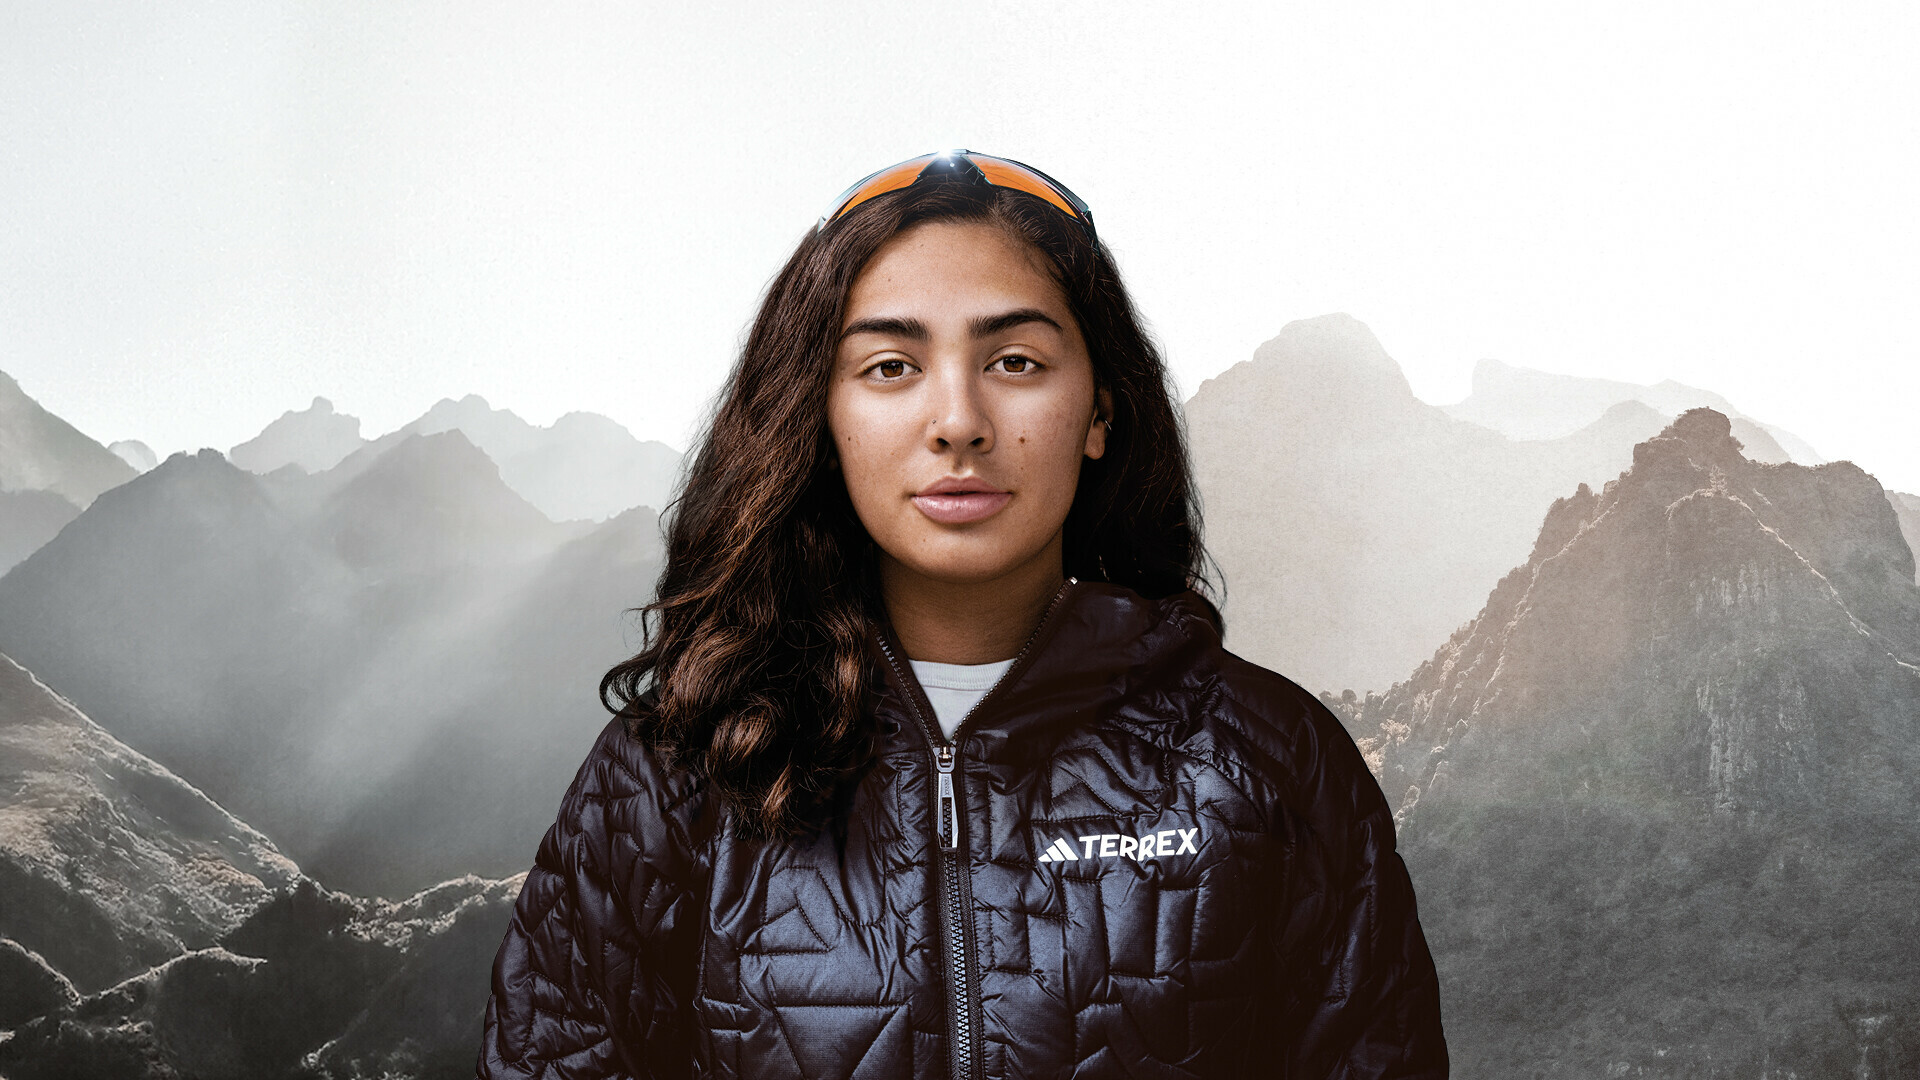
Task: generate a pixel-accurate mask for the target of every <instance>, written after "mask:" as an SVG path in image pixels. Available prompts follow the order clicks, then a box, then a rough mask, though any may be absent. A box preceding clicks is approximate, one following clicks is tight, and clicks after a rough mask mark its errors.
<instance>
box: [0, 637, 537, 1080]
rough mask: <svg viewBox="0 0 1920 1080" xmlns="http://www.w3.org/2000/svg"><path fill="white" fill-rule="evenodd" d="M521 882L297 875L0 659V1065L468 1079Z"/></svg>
mask: <svg viewBox="0 0 1920 1080" xmlns="http://www.w3.org/2000/svg"><path fill="white" fill-rule="evenodd" d="M523 877H524V875H521V876H515V877H512V878H508V879H504V880H500V881H487V880H483V879H480V878H477V877H472V876H466V877H461V878H457V879H454V880H451V881H446V882H442V883H440V884H438V885H435V886H433V887H431V888H429V889H425V890H423V891H421V892H419V893H417V894H415V895H413V896H411V897H408V898H407V899H404V900H400V901H389V900H382V899H377V898H360V897H354V896H350V895H346V894H342V893H337V892H332V891H330V890H327V889H325V888H323V887H321V886H319V885H318V884H316V883H315V882H314V881H313V880H312V879H310V878H308V877H306V876H305V875H303V874H302V873H301V872H300V871H299V868H298V867H296V866H295V865H294V864H293V863H292V862H291V861H290V860H288V859H287V858H286V857H285V856H283V855H281V854H280V853H279V852H278V851H277V850H276V849H275V848H274V846H273V844H272V843H271V842H270V841H268V840H267V838H266V837H265V836H263V835H261V834H260V833H259V832H257V831H256V830H254V829H253V828H252V827H251V826H249V825H247V824H246V823H245V822H242V821H240V820H239V819H237V818H235V817H234V816H233V815H231V814H229V813H228V812H227V811H226V810H225V809H223V808H222V807H220V806H219V805H218V804H217V803H215V802H213V801H212V800H210V799H208V798H207V796H206V795H205V794H203V793H202V792H200V791H199V790H197V789H195V788H194V787H192V786H191V785H189V784H187V783H186V782H185V781H183V780H181V779H180V778H179V777H177V776H175V775H173V774H172V773H170V772H168V771H167V770H166V769H165V768H164V767H162V766H160V765H159V764H158V763H156V762H154V761H152V760H150V759H148V758H146V757H143V756H142V755H141V754H139V753H138V752H136V751H134V750H133V749H132V748H130V747H128V746H126V745H125V744H124V743H121V742H119V741H118V740H116V739H114V738H113V737H112V736H111V735H109V734H107V733H106V732H105V731H104V730H102V729H101V728H100V727H99V726H98V725H97V724H94V723H93V722H92V721H91V720H90V719H88V718H87V717H86V716H85V715H83V714H82V713H81V712H79V710H77V709H75V708H74V707H73V705H72V704H71V703H70V702H68V701H66V700H65V699H63V698H61V697H60V696H59V695H58V694H56V693H54V692H53V691H52V690H50V689H48V688H47V686H46V685H45V684H44V683H42V682H40V681H39V680H38V679H37V678H35V677H34V676H33V675H32V674H31V673H30V672H28V671H27V670H26V669H24V668H22V667H20V666H19V665H18V664H17V663H15V662H14V661H13V660H12V659H11V658H9V657H6V656H4V655H0V897H4V902H0V1074H4V1075H6V1076H9V1077H12V1078H14V1080H27V1078H31V1077H63V1078H69V1080H72V1078H87V1077H100V1078H102V1080H108V1078H111V1080H127V1078H130V1077H152V1078H154V1080H160V1078H162V1077H166V1078H173V1077H178V1076H183V1075H184V1076H196V1077H234V1078H236V1080H238V1078H242V1077H244V1078H247V1080H259V1078H268V1077H289V1078H291V1077H308V1078H317V1077H320V1076H325V1075H331V1076H335V1077H366V1078H368V1080H372V1078H375V1077H382V1078H386V1080H395V1078H398V1077H428V1076H436V1077H438V1076H446V1077H454V1076H461V1075H469V1074H470V1073H471V1070H472V1067H473V1058H474V1055H475V1054H476V1053H477V1050H478V1046H479V1036H480V1025H481V1018H482V1015H483V1013H484V1010H485V1005H486V996H487V988H488V982H487V975H488V971H489V968H490V966H491V964H492V960H493V955H494V952H495V951H496V950H497V949H498V948H499V944H500V939H501V936H502V935H503V934H504V933H505V930H506V926H507V921H508V919H509V917H510V915H511V910H512V905H513V900H514V898H515V897H516V896H517V895H518V894H519V890H520V885H521V882H522V880H523Z"/></svg>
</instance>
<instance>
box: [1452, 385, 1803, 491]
mask: <svg viewBox="0 0 1920 1080" xmlns="http://www.w3.org/2000/svg"><path fill="white" fill-rule="evenodd" d="M1623 401H1638V402H1641V403H1643V404H1646V405H1648V406H1651V407H1652V408H1653V409H1654V411H1656V412H1658V413H1660V414H1661V416H1662V417H1664V418H1666V419H1668V420H1671V419H1672V418H1674V417H1675V416H1678V415H1679V414H1680V413H1682V412H1685V411H1686V410H1688V409H1693V408H1709V409H1712V410H1714V411H1715V412H1718V413H1721V414H1722V415H1724V416H1726V417H1727V419H1728V420H1730V421H1731V422H1732V424H1733V436H1734V438H1736V439H1739V440H1740V442H1741V445H1742V450H1741V452H1742V453H1743V454H1745V455H1746V457H1747V458H1748V460H1751V461H1768V462H1776V461H1797V462H1799V463H1800V464H1802V465H1818V464H1819V463H1820V462H1821V461H1823V460H1825V459H1823V458H1822V457H1820V455H1819V454H1816V453H1814V450H1813V447H1811V446H1808V445H1807V444H1806V441H1805V440H1803V439H1801V438H1800V437H1799V436H1797V435H1795V434H1793V433H1792V432H1790V431H1787V430H1785V429H1784V428H1779V427H1775V426H1773V425H1772V424H1764V423H1761V422H1760V421H1757V420H1754V419H1752V418H1751V417H1748V416H1746V415H1745V414H1743V413H1741V412H1740V411H1739V410H1738V409H1735V408H1734V407H1733V406H1732V405H1730V404H1728V403H1727V399H1725V398H1723V397H1721V396H1720V395H1719V394H1716V393H1713V392H1712V391H1710V390H1702V389H1700V388H1699V387H1695V386H1688V385H1686V384H1684V383H1678V382H1674V381H1673V380H1672V379H1663V380H1661V381H1660V382H1657V383H1654V384H1653V385H1651V386H1644V385H1641V384H1639V383H1630V382H1622V381H1620V380H1618V379H1590V378H1584V377H1581V376H1577V375H1556V374H1554V373H1552V372H1548V371H1537V370H1535V369H1533V368H1523V367H1514V366H1512V365H1511V364H1504V363H1501V362H1500V361H1498V360H1482V361H1480V362H1479V363H1478V364H1476V365H1474V368H1473V391H1472V393H1470V394H1468V395H1467V396H1466V397H1465V398H1462V399H1461V400H1459V401H1456V402H1454V403H1453V404H1451V405H1442V406H1440V409H1441V410H1442V411H1443V412H1445V413H1446V414H1447V415H1448V416H1451V417H1454V418H1455V419H1459V420H1469V421H1472V422H1473V423H1476V424H1479V425H1481V426H1482V427H1489V428H1492V429H1493V430H1495V431H1498V432H1500V433H1501V434H1503V435H1507V436H1509V437H1511V438H1515V439H1554V438H1558V437H1560V436H1562V435H1567V434H1570V433H1572V432H1574V431H1578V430H1579V429H1581V428H1583V427H1585V426H1587V425H1588V424H1591V423H1593V421H1595V420H1597V419H1599V417H1600V415H1601V414H1602V413H1604V412H1606V411H1607V410H1608V409H1610V408H1612V407H1613V406H1615V405H1617V404H1619V403H1620V402H1623Z"/></svg>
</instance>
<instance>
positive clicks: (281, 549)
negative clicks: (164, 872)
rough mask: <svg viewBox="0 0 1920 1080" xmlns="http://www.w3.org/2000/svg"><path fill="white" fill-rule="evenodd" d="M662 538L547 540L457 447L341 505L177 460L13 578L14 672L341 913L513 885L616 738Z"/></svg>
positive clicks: (451, 444)
mask: <svg viewBox="0 0 1920 1080" xmlns="http://www.w3.org/2000/svg"><path fill="white" fill-rule="evenodd" d="M657 534H658V524H657V519H656V518H655V516H654V515H653V512H652V511H651V510H647V509H644V508H643V509H639V510H635V511H630V512H628V513H627V514H623V515H621V516H619V517H616V518H613V519H611V520H609V521H606V522H603V523H601V524H599V525H593V524H591V523H587V522H572V523H563V524H555V523H552V522H550V521H547V520H546V519H545V518H544V517H542V516H541V515H540V514H539V512H538V511H537V510H535V509H534V508H532V507H531V506H528V505H527V504H526V502H525V500H523V499H521V498H520V497H519V496H518V495H516V494H515V493H514V492H513V491H511V490H510V489H508V488H507V487H506V485H505V484H504V483H503V482H502V481H501V480H500V478H499V476H498V474H497V472H496V471H495V470H494V469H493V468H492V465H491V462H489V461H488V459H487V458H486V457H485V456H484V455H483V454H481V453H480V452H479V451H478V450H477V449H476V448H474V447H473V446H472V445H471V444H470V443H468V442H467V441H466V439H465V437H464V435H463V434H462V433H460V432H458V431H449V432H446V433H442V434H438V435H433V436H417V435H416V436H410V437H408V438H407V439H404V440H400V441H399V442H398V443H397V444H396V445H394V446H393V447H392V448H391V450H390V451H389V453H388V454H385V455H380V456H379V457H377V458H376V459H374V460H372V461H368V462H366V463H364V467H363V468H361V469H360V470H359V471H357V472H356V473H355V474H354V475H353V476H351V477H349V478H348V479H347V480H345V481H341V482H337V483H336V482H331V481H330V479H329V477H328V474H325V473H323V474H319V475H317V476H305V475H304V474H301V473H299V472H298V471H297V470H294V471H291V472H287V473H284V474H276V475H275V476H273V477H259V476H255V475H253V474H251V473H248V472H245V471H244V470H241V469H239V468H237V467H235V466H234V465H232V464H231V463H230V462H228V461H227V460H226V459H225V458H224V457H223V456H221V455H220V454H218V453H217V452H215V451H212V450H203V451H201V452H200V453H199V454H195V455H187V454H184V453H183V454H175V455H174V456H172V457H170V458H169V459H168V460H167V461H165V462H162V463H161V464H160V465H159V466H158V467H157V468H155V469H154V470H153V471H151V472H149V473H146V474H144V475H142V476H139V477H137V478H135V479H134V480H132V481H129V482H128V483H127V484H124V485H122V486H121V487H119V488H116V489H114V490H113V491H110V492H108V493H106V494H105V495H104V496H102V497H101V499H100V500H98V501H97V502H96V503H95V504H94V506H93V507H91V508H90V509H89V510H88V511H87V512H86V513H83V514H81V515H80V516H79V517H78V518H76V519H75V520H74V521H73V522H71V523H70V524H69V525H68V526H67V527H66V528H65V529H64V530H63V531H62V532H61V533H60V535H59V536H58V537H56V538H55V539H54V540H53V541H51V542H49V543H48V544H46V545H45V546H44V547H42V548H41V549H40V550H38V551H36V552H35V553H34V554H33V555H32V556H30V557H29V558H28V559H26V560H25V561H24V562H22V563H21V564H20V565H19V566H17V567H15V568H14V569H13V570H12V571H11V572H10V573H8V574H7V575H6V576H5V577H4V578H0V649H5V650H6V651H7V652H9V653H10V654H11V655H13V656H14V657H15V658H16V659H18V660H20V661H21V662H22V663H23V664H26V665H27V666H29V667H30V668H32V669H33V670H34V671H35V672H36V673H37V674H39V675H40V676H41V677H42V678H44V679H46V680H47V681H48V682H49V683H50V684H51V685H55V686H58V687H59V688H60V689H61V692H62V693H63V694H65V695H66V696H67V697H69V698H70V699H71V700H73V701H74V702H75V704H76V705H78V706H79V707H80V708H82V709H83V710H84V711H86V712H87V713H88V714H89V715H90V716H92V717H94V718H95V719H96V720H97V721H98V722H99V723H100V724H101V725H102V726H103V727H105V728H107V729H108V730H109V731H111V732H113V733H114V735H115V736H117V737H119V738H121V739H123V740H125V741H126V742H127V743H129V744H130V745H132V746H134V747H135V748H137V749H139V750H140V751H141V752H143V753H146V754H148V755H150V756H152V757H153V758H155V759H156V760H158V761H160V762H163V763H164V764H165V765H166V766H167V767H168V768H170V769H172V770H174V771H175V772H176V773H179V774H180V775H183V776H188V777H191V778H192V779H193V781H194V783H196V784H197V785H199V786H200V787H202V788H203V789H205V790H206V791H207V792H208V793H209V794H210V795H212V796H214V797H215V798H217V799H218V800H219V801H220V802H221V803H223V804H224V805H226V806H228V807H230V808H231V809H233V810H234V812H236V813H237V814H239V815H241V816H242V817H243V818H244V819H245V820H247V821H249V822H251V823H253V824H255V825H256V826H258V827H259V828H261V829H264V830H265V831H266V832H267V834H268V835H270V836H272V837H273V838H274V840H275V842H276V843H277V844H278V845H279V846H280V847H281V849H282V850H284V851H286V852H287V853H288V854H289V855H290V856H292V857H293V858H295V859H296V860H297V861H298V862H299V863H300V864H301V865H302V866H304V867H306V868H307V871H308V872H309V873H311V874H313V875H314V876H315V877H317V878H319V879H320V880H321V881H324V882H326V883H327V884H328V885H329V886H331V887H335V888H341V889H347V890H350V891H352V892H356V893H362V894H365V893H374V894H387V895H392V894H396V893H404V892H407V891H411V890H413V889H418V888H422V887H425V886H427V885H431V884H433V883H435V882H438V881H441V880H444V879H447V878H450V877H454V876H457V875H460V874H465V873H476V872H477V873H481V874H485V875H487V876H489V877H500V876H504V875H506V874H511V873H514V872H517V871H519V870H523V869H524V868H525V867H526V866H527V864H528V862H529V860H530V859H531V857H532V852H533V850H534V848H535V846H536V845H537V844H538V841H539V839H540V836H541V834H542V833H543V832H544V831H545V828H546V826H547V825H548V824H549V823H550V822H551V820H552V815H553V809H554V806H555V805H556V803H555V800H556V799H557V798H558V795H559V793H560V792H561V791H563V790H564V789H565V787H566V783H567V780H568V779H569V778H570V777H571V776H572V774H573V771H574V769H575V768H577V767H578V765H579V762H580V759H581V757H582V756H584V754H585V753H586V749H587V747H588V746H589V745H590V744H591V742H592V739H593V737H594V735H595V734H597V732H598V731H599V729H600V728H601V726H603V725H604V723H605V717H606V715H607V714H606V712H605V710H604V709H603V708H602V707H601V706H600V704H599V702H598V700H597V696H596V694H597V688H598V685H599V679H600V676H601V675H602V674H604V672H605V671H606V669H607V668H608V667H609V666H611V665H612V664H613V663H615V662H617V661H619V660H620V659H622V658H624V657H625V656H627V655H629V653H630V652H631V647H630V645H631V643H630V642H629V641H628V640H627V636H626V633H625V631H626V629H627V628H626V625H625V623H624V622H623V615H622V612H623V610H624V609H625V608H627V607H631V606H635V605H638V604H641V603H644V602H645V601H646V600H647V599H648V596H649V593H650V591H651V588H652V585H653V582H654V580H655V578H656V576H657V574H658V568H659V558H660V555H659V539H658V535H657ZM402 821H404V822H405V826H404V827H400V826H399V825H397V824H396V823H397V822H402Z"/></svg>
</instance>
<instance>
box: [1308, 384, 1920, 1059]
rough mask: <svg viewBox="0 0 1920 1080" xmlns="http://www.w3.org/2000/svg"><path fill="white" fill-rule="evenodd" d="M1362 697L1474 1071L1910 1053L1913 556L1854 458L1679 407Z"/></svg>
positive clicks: (1915, 1025) (1917, 1035)
mask: <svg viewBox="0 0 1920 1080" xmlns="http://www.w3.org/2000/svg"><path fill="white" fill-rule="evenodd" d="M1327 700H1328V703H1329V704H1330V705H1332V706H1333V707H1334V708H1335V709H1336V710H1338V711H1340V712H1341V713H1342V714H1343V719H1344V720H1345V721H1346V722H1347V723H1348V725H1349V728H1350V730H1352V731H1353V733H1354V734H1355V735H1356V736H1357V738H1358V741H1359V743H1360V745H1361V748H1362V751H1363V752H1364V753H1365V754H1366V755H1367V757H1368V760H1369V763H1370V764H1371V765H1372V766H1373V767H1374V769H1375V771H1376V773H1377V774H1378V776H1379V777H1380V780H1381V785H1382V787H1383V789H1384V790H1386V792H1387V793H1388V794H1389V796H1390V798H1392V799H1393V800H1394V801H1395V802H1396V804H1397V808H1396V814H1397V818H1398V820H1399V823H1400V844H1401V851H1402V854H1403V856H1404V857H1405V858H1406V860H1407V862H1408V864H1409V866H1410V868H1411V870H1412V873H1413V876H1414V880H1416V881H1418V882H1419V883H1420V906H1421V919H1422V923H1423V925H1424V926H1425V927H1426V930H1427V934H1428V940H1429V942H1430V943H1431V944H1432V946H1433V948H1434V952H1435V956H1436V959H1437V960H1438V962H1439V966H1440V972H1441V978H1442V980H1443V982H1444V984H1445V985H1446V986H1447V988H1448V996H1449V1005H1448V1018H1447V1028H1448V1036H1449V1045H1450V1047H1452V1048H1453V1051H1454V1060H1455V1061H1456V1063H1457V1065H1456V1067H1457V1069H1458V1070H1459V1072H1460V1073H1461V1075H1472V1076H1489V1077H1531V1076H1535V1075H1540V1074H1541V1072H1542V1071H1543V1070H1544V1071H1547V1072H1555V1073H1559V1074H1564V1075H1587V1076H1594V1075H1630V1076H1646V1077H1681V1076H1699V1075H1708V1074H1713V1075H1762V1074H1764V1075H1778V1076H1787V1075H1799V1076H1839V1075H1851V1076H1874V1077H1879V1076H1890V1075H1903V1074H1904V1073H1905V1072H1908V1071H1911V1070H1912V1068H1914V1067H1915V1066H1916V1065H1920V975H1916V972H1920V822H1917V821H1916V819H1915V817H1914V814H1913V807H1914V805H1915V804H1916V800H1917V799H1920V586H1916V585H1915V582H1914V555H1913V551H1912V549H1911V548H1910V547H1909V545H1908V544H1907V542H1906V541H1905V540H1904V538H1903V537H1902V535H1901V532H1900V529H1899V526H1898V524H1897V522H1896V521H1895V517H1894V512H1893V510H1892V507H1891V506H1890V504H1889V502H1888V500H1887V497H1886V495H1885V493H1884V492H1883V490H1882V489H1881V487H1880V485H1879V484H1878V483H1877V482H1876V481H1875V480H1874V479H1873V477H1872V476H1870V475H1868V474H1867V473H1865V472H1864V471H1862V470H1861V469H1859V468H1858V467H1856V466H1855V465H1853V464H1852V463H1851V462H1845V461H1838V462H1831V463H1827V464H1823V465H1820V466H1817V467H1808V466H1803V465H1798V464H1764V463H1759V462H1755V461H1752V460H1750V459H1748V458H1746V457H1745V456H1743V455H1742V454H1741V453H1740V450H1739V444H1738V442H1737V441H1736V440H1735V439H1734V438H1733V437H1732V435H1731V433H1730V425H1729V422H1728V420H1727V418H1726V417H1725V416H1723V415H1721V414H1719V413H1717V412H1713V411H1711V410H1707V409H1694V410H1689V411H1687V412H1685V413H1683V414H1681V416H1680V417H1679V418H1678V419H1677V420H1675V421H1674V422H1673V423H1672V424H1671V425H1669V426H1668V427H1667V428H1666V429H1664V430H1663V431H1662V432H1661V433H1660V434H1659V435H1658V436H1657V437H1655V438H1653V439H1650V440H1648V441H1647V442H1644V443H1642V444H1640V445H1639V446H1637V447H1635V449H1634V458H1633V464H1632V467H1631V468H1630V469H1628V470H1627V471H1626V472H1624V473H1622V474H1621V475H1620V476H1619V477H1617V478H1616V479H1614V480H1612V481H1609V482H1608V483H1607V484H1606V485H1605V486H1604V487H1603V488H1602V489H1601V490H1600V491H1599V492H1598V493H1596V492H1595V491H1593V490H1592V489H1591V488H1589V487H1588V486H1587V485H1585V484H1582V485H1580V487H1579V488H1578V489H1577V491H1576V492H1575V493H1574V494H1573V495H1571V496H1568V497H1565V498H1561V499H1558V500H1556V501H1555V502H1554V503H1553V505H1552V508H1551V509H1550V510H1549V511H1548V513H1547V515H1546V518H1545V521H1544V523H1543V525H1542V527H1541V529H1540V532H1539V535H1538V537H1537V540H1536V543H1535V545H1534V548H1533V551H1532V554H1531V555H1530V556H1529V558H1528V559H1527V560H1526V561H1525V562H1524V563H1523V564H1521V565H1519V566H1518V567H1517V568H1516V569H1514V570H1513V571H1512V572H1511V573H1509V574H1508V575H1507V576H1506V577H1504V578H1503V579H1501V581H1500V582H1499V584H1498V585H1497V586H1496V587H1495V588H1494V589H1493V590H1492V592H1491V594H1490V595H1489V597H1488V598H1487V602H1486V605H1485V607H1484V608H1483V610H1482V611H1481V613H1480V614H1479V616H1478V617H1476V618H1475V619H1474V620H1473V621H1472V622H1470V623H1469V624H1468V625H1466V626H1464V627H1462V628H1461V629H1460V630H1459V631H1458V632H1457V633H1455V634H1454V635H1453V636H1452V637H1451V638H1450V639H1448V640H1447V642H1446V644H1445V645H1443V646H1442V647H1441V648H1440V649H1439V650H1438V651H1437V652H1435V653H1434V654H1433V656H1432V657H1431V658H1430V659H1429V660H1427V661H1426V662H1424V663H1422V664H1421V665H1420V666H1419V667H1418V668H1417V669H1416V670H1415V671H1414V673H1413V675H1412V676H1411V677H1410V678H1408V679H1406V680H1405V681H1402V682H1399V683H1396V684H1395V685H1394V686H1393V687H1392V688H1391V689H1390V690H1388V691H1387V692H1385V693H1384V694H1369V695H1367V696H1366V697H1365V698H1364V699H1362V700H1351V701H1339V700H1334V699H1331V698H1329V699H1327Z"/></svg>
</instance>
